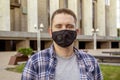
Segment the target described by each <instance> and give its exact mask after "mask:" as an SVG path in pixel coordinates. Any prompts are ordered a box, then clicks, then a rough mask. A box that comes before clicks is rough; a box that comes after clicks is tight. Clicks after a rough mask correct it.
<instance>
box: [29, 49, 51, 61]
mask: <svg viewBox="0 0 120 80" xmlns="http://www.w3.org/2000/svg"><path fill="white" fill-rule="evenodd" d="M49 56H50V50H49V48H47V49H44V50H41V51H37V52H35V53H34V54H33V55H32V56H31V57H30V58H31V60H32V61H34V60H43V59H47V58H48V57H49Z"/></svg>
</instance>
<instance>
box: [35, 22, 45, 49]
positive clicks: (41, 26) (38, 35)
mask: <svg viewBox="0 0 120 80" xmlns="http://www.w3.org/2000/svg"><path fill="white" fill-rule="evenodd" d="M43 27H44V25H43V24H42V23H41V24H40V26H39V27H36V28H37V51H40V50H41V39H40V38H41V35H40V34H41V33H40V32H41V31H43V29H42V28H43Z"/></svg>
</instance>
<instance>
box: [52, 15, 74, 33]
mask: <svg viewBox="0 0 120 80" xmlns="http://www.w3.org/2000/svg"><path fill="white" fill-rule="evenodd" d="M51 29H52V32H54V31H60V30H75V20H74V18H73V16H71V15H68V14H64V13H61V14H57V15H55V17H54V19H53V23H52V27H51Z"/></svg>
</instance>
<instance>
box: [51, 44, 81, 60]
mask: <svg viewBox="0 0 120 80" xmlns="http://www.w3.org/2000/svg"><path fill="white" fill-rule="evenodd" d="M73 49H74V53H75V55H76V56H77V58H78V60H80V59H81V56H80V53H79V50H78V49H77V48H75V47H73ZM50 57H51V58H56V53H55V51H54V45H53V44H52V45H51V46H50Z"/></svg>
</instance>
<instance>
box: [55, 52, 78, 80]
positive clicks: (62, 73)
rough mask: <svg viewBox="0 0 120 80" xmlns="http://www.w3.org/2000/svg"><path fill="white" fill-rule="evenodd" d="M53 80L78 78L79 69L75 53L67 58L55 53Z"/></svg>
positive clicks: (74, 79) (76, 79)
mask: <svg viewBox="0 0 120 80" xmlns="http://www.w3.org/2000/svg"><path fill="white" fill-rule="evenodd" d="M55 80H80V71H79V68H78V64H77V59H76V56H75V54H73V55H72V56H70V57H69V58H62V57H59V56H58V55H57V65H56V70H55Z"/></svg>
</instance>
